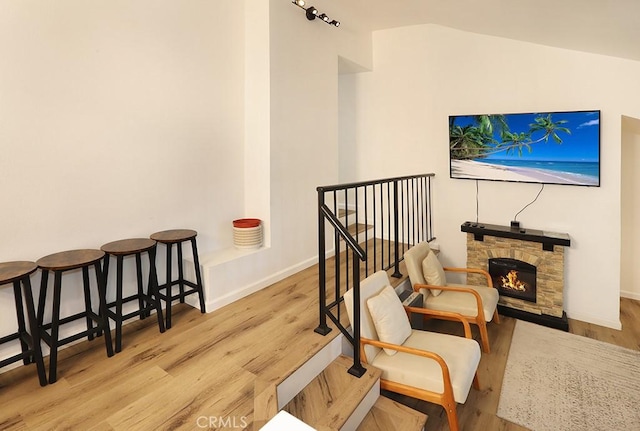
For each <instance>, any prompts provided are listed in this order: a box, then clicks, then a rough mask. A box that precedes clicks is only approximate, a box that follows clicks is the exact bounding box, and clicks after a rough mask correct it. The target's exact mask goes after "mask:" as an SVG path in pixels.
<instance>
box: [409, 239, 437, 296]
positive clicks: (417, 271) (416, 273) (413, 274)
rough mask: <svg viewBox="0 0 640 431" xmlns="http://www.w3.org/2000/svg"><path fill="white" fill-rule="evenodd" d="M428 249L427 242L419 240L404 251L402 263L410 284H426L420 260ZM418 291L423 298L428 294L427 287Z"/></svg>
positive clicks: (425, 255) (427, 252)
mask: <svg viewBox="0 0 640 431" xmlns="http://www.w3.org/2000/svg"><path fill="white" fill-rule="evenodd" d="M430 251H431V249H430V248H429V243H427V242H421V243H418V244H416V245H414V246H413V247H411V248H410V249H409V250H407V251H405V252H404V263H405V265H406V267H407V272H408V273H409V280H410V281H411V286H415V285H416V284H427V280H425V279H424V274H423V273H422V261H423V260H424V258H425V257H427V255H428V254H429V252H430ZM420 293H422V297H423V298H425V299H426V298H427V297H428V296H429V294H430V292H429V289H420Z"/></svg>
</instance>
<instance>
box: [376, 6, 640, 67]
mask: <svg viewBox="0 0 640 431" xmlns="http://www.w3.org/2000/svg"><path fill="white" fill-rule="evenodd" d="M366 5H367V12H366V13H367V14H369V17H368V18H369V19H370V23H371V26H372V29H373V30H382V29H388V28H393V27H404V26H409V25H417V24H439V25H443V26H447V27H452V28H456V29H460V30H464V31H469V32H474V33H481V34H487V35H492V36H498V37H504V38H508V39H516V40H522V41H527V42H532V43H537V44H541V45H548V46H554V47H559V48H567V49H572V50H577V51H585V52H592V53H596V54H603V55H610V56H614V57H621V58H627V59H632V60H636V61H640V0H367V1H366Z"/></svg>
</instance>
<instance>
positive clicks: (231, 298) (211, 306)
mask: <svg viewBox="0 0 640 431" xmlns="http://www.w3.org/2000/svg"><path fill="white" fill-rule="evenodd" d="M316 263H318V258H317V257H312V258H310V259H307V260H305V261H302V262H299V263H297V264H296V265H292V266H290V267H289V268H285V269H283V270H281V271H278V272H276V273H274V274H271V275H270V276H268V277H265V278H263V279H261V280H258V281H255V282H253V283H251V284H249V285H247V286H244V287H241V288H239V289H235V290H233V291H231V292H229V293H227V294H226V295H223V296H220V297H217V298H215V299H213V300H207V302H206V308H207V312H209V313H210V312H212V311H214V310H217V309H218V308H222V307H224V306H225V305H228V304H231V303H232V302H235V301H237V300H239V299H241V298H244V297H245V296H248V295H251V294H252V293H255V292H257V291H259V290H261V289H264V288H265V287H267V286H270V285H272V284H273V283H277V282H278V281H280V280H283V279H285V278H287V277H289V276H291V275H293V274H295V273H297V272H300V271H302V270H304V269H306V268H308V267H310V266H312V265H315V264H316ZM205 289H206V286H205ZM205 296H206V295H205ZM187 302H188V303H189V304H191V305H193V306H197V305H196V304H197V298H191V299H190V300H189V299H188V300H187Z"/></svg>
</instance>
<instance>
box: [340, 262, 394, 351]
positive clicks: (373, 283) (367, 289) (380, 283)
mask: <svg viewBox="0 0 640 431" xmlns="http://www.w3.org/2000/svg"><path fill="white" fill-rule="evenodd" d="M390 284H391V283H390V282H389V276H388V275H387V273H386V272H385V271H382V270H381V271H378V272H375V273H373V274H371V275H370V276H369V277H367V278H365V279H364V280H362V281H361V282H360V335H361V336H362V337H363V338H368V339H370V340H378V334H377V333H376V328H375V326H374V325H373V320H372V319H371V313H369V309H368V308H367V300H368V299H369V298H371V297H372V296H375V295H377V294H378V293H380V291H381V290H382V289H384V288H385V287H386V286H388V285H390ZM343 298H344V305H345V308H346V309H347V315H348V316H349V323H350V324H351V327H352V328H353V322H354V320H353V319H354V313H353V305H354V299H355V298H354V295H353V289H349V290H347V291H346V292H345V294H344V295H343ZM381 351H382V349H380V348H378V347H374V346H365V347H364V353H365V355H366V357H367V360H371V359H372V358H375V357H376V356H377V355H378V354H379V353H380V352H381Z"/></svg>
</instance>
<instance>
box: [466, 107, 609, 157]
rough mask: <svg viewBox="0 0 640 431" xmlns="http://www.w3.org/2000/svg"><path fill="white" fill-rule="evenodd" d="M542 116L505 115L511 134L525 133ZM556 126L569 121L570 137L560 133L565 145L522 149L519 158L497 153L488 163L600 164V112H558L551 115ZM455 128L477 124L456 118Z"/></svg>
mask: <svg viewBox="0 0 640 431" xmlns="http://www.w3.org/2000/svg"><path fill="white" fill-rule="evenodd" d="M539 115H542V116H547V115H548V113H530V114H504V117H505V118H506V121H507V124H508V125H509V129H510V130H511V132H526V131H528V130H529V125H530V124H532V123H534V122H535V118H536V117H537V116H539ZM551 119H552V121H553V122H557V121H560V120H566V121H567V122H566V123H564V124H562V125H561V127H566V128H567V129H569V130H570V131H571V134H567V133H563V132H558V136H560V138H561V139H562V144H558V143H556V142H555V141H554V140H553V138H551V137H550V138H549V140H548V142H545V141H542V142H538V143H534V144H532V145H531V153H529V152H528V151H527V150H526V149H523V151H522V156H521V157H520V156H519V155H518V153H517V151H516V152H514V153H512V154H509V155H506V154H505V152H504V151H502V152H498V153H494V154H491V155H489V156H488V157H486V158H485V160H492V159H493V160H513V159H520V160H523V159H526V160H545V161H546V160H554V161H569V160H571V161H574V162H597V161H598V160H599V153H600V143H599V141H600V112H599V111H580V112H555V113H551ZM455 124H456V125H458V126H466V125H472V124H474V116H473V115H463V116H455ZM543 134H544V133H543V132H535V133H534V134H533V135H532V139H533V140H536V139H537V138H539V137H541V136H543ZM494 138H495V139H496V140H497V141H500V136H499V133H498V131H495V132H494Z"/></svg>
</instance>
